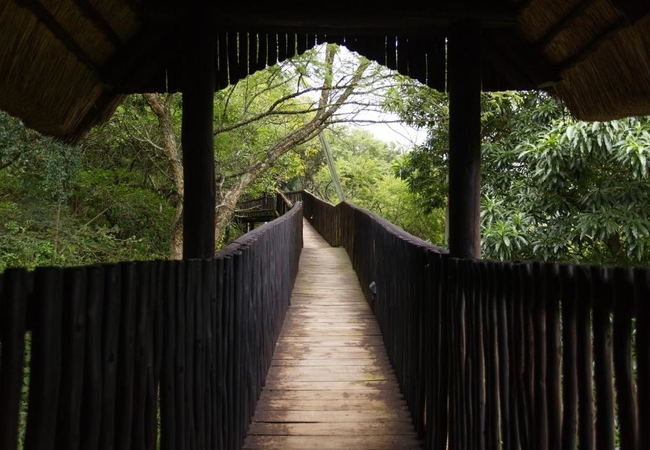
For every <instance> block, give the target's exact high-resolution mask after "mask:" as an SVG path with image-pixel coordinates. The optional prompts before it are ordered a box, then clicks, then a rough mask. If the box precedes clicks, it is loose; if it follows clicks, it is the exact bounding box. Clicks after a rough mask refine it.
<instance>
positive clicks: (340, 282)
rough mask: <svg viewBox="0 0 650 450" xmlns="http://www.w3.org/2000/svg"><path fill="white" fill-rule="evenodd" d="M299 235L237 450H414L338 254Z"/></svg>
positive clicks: (375, 335)
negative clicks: (273, 339) (278, 327)
mask: <svg viewBox="0 0 650 450" xmlns="http://www.w3.org/2000/svg"><path fill="white" fill-rule="evenodd" d="M303 230H304V241H305V247H304V249H303V252H302V255H301V258H300V272H299V274H298V278H297V280H296V284H295V286H294V289H293V294H292V296H291V308H290V309H289V313H288V314H287V318H286V320H285V323H284V326H283V328H282V333H281V334H280V339H279V341H278V344H277V346H276V349H275V354H274V356H273V362H272V364H271V368H270V370H269V373H268V376H267V379H266V385H265V387H264V389H263V390H262V395H261V397H260V400H259V402H258V404H257V409H256V411H255V415H254V416H253V423H252V424H251V426H250V428H249V431H248V437H247V439H246V441H245V443H244V448H247V449H263V448H283V449H285V448H286V449H305V448H313V449H342V448H348V449H353V448H354V449H366V448H376V449H379V448H391V449H395V448H419V447H420V442H419V440H418V439H417V435H416V433H415V431H414V429H413V424H412V421H411V416H410V413H409V411H408V408H407V406H406V402H405V401H404V398H403V397H402V395H401V393H400V391H399V385H398V383H397V379H396V377H395V373H394V372H393V370H392V367H391V365H390V363H389V361H388V358H387V356H386V351H385V349H384V345H383V339H382V336H381V331H380V329H379V326H378V324H377V320H376V318H375V316H374V315H373V313H372V310H371V309H370V306H369V305H368V302H366V299H365V298H364V296H363V293H362V291H361V288H360V286H359V281H358V279H357V276H356V274H355V272H354V270H353V269H352V266H351V264H350V260H349V258H348V256H347V254H346V253H345V250H344V249H343V248H332V247H330V246H329V244H327V243H326V242H325V240H323V238H321V237H320V236H319V235H318V234H317V233H316V231H315V230H314V229H313V227H312V226H311V225H309V224H308V223H306V224H305V225H304V227H303Z"/></svg>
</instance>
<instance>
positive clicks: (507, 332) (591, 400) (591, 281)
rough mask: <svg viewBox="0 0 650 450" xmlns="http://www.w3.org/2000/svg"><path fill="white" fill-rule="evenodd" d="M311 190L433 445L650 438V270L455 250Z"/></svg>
mask: <svg viewBox="0 0 650 450" xmlns="http://www.w3.org/2000/svg"><path fill="white" fill-rule="evenodd" d="M303 199H304V201H305V209H304V211H305V214H306V217H307V218H308V219H309V221H310V222H311V223H312V224H314V226H315V228H316V229H317V230H318V231H319V232H321V234H322V235H323V236H324V237H325V238H326V239H327V240H328V241H329V242H330V243H333V244H335V245H342V246H343V247H344V248H345V249H346V251H347V253H348V255H349V256H350V259H351V261H352V266H353V267H354V269H355V272H356V274H357V276H358V277H359V280H360V282H361V286H362V287H364V293H365V295H366V298H367V299H368V300H369V301H370V302H371V304H372V309H373V311H374V312H375V314H376V316H377V319H378V322H379V325H380V329H381V333H382V336H383V339H384V341H385V343H386V349H387V352H388V358H389V360H390V361H391V363H392V365H393V367H394V368H395V374H396V377H397V380H398V382H399V384H400V387H401V390H402V393H403V395H404V397H405V400H406V403H407V405H408V406H409V409H410V411H411V414H412V416H413V423H414V425H415V428H416V430H417V432H418V433H421V434H422V435H423V436H424V441H425V443H424V444H425V448H431V449H442V448H448V449H452V450H453V449H475V448H476V449H502V448H503V449H549V450H550V449H556V448H563V449H574V448H581V449H583V448H585V449H596V448H615V446H616V445H619V444H618V443H617V442H620V446H621V448H629V449H645V448H649V447H650V427H648V426H647V425H648V420H650V415H649V414H650V413H649V411H650V407H649V406H648V405H650V395H649V394H650V377H649V374H650V351H649V349H650V338H649V336H650V331H648V330H650V314H649V312H648V311H649V308H648V305H649V300H650V284H649V283H650V278H649V274H648V269H645V268H644V269H623V268H605V267H596V266H594V267H591V266H571V265H558V264H547V263H540V262H535V263H528V262H527V263H502V262H493V261H478V260H469V259H457V258H451V257H449V256H448V255H446V254H445V253H444V252H442V251H440V249H436V248H434V247H432V246H431V245H429V244H427V243H425V242H422V241H420V240H419V239H417V238H414V237H413V236H410V235H408V234H407V233H405V232H404V231H402V230H400V229H399V228H397V227H395V226H394V225H392V224H390V223H388V222H386V221H385V220H383V219H381V218H379V217H377V216H376V215H374V214H372V213H369V212H367V211H364V210H362V209H360V208H357V207H356V206H354V205H352V204H350V203H342V204H340V205H337V206H336V207H334V206H332V205H330V204H327V203H324V202H321V201H320V200H317V199H316V198H315V197H313V196H312V195H310V194H306V193H305V194H303ZM373 282H374V288H373V289H370V288H369V287H368V286H369V285H370V284H371V283H373Z"/></svg>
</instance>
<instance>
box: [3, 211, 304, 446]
mask: <svg viewBox="0 0 650 450" xmlns="http://www.w3.org/2000/svg"><path fill="white" fill-rule="evenodd" d="M301 248H302V207H301V205H300V204H297V205H296V206H295V207H294V208H293V209H292V210H291V211H289V212H288V213H287V214H286V215H284V216H283V217H281V218H280V219H278V220H275V221H274V222H271V223H268V224H266V225H264V226H262V227H260V228H257V229H255V230H254V231H252V232H251V233H249V234H247V235H245V236H243V237H242V238H240V239H239V240H238V241H237V242H236V243H233V244H231V245H229V246H228V247H227V248H225V249H224V250H223V251H221V252H219V253H218V254H217V255H216V256H215V258H212V259H206V260H187V261H150V262H126V263H121V264H114V265H113V264H111V265H97V266H88V267H76V268H67V269H60V268H39V269H36V270H35V271H34V272H27V271H25V270H22V269H10V270H7V271H6V272H5V273H4V274H3V275H2V276H0V448H1V449H15V448H17V441H18V439H19V432H20V433H22V432H24V433H25V434H24V441H25V448H30V449H50V448H65V449H77V448H84V449H85V448H88V449H130V448H132V449H152V450H153V449H157V448H161V449H163V450H164V449H176V450H179V449H194V448H211V449H219V448H239V447H241V445H242V443H243V440H244V437H245V434H246V429H247V427H248V424H249V422H250V418H251V416H252V414H253V412H254V408H255V403H256V401H257V398H258V396H259V392H260V389H261V387H262V384H263V382H264V378H265V375H266V372H267V369H268V367H269V365H270V363H271V356H272V353H273V348H274V346H275V342H276V340H277V337H278V335H279V333H280V328H281V325H282V322H283V319H284V316H285V312H286V309H287V307H288V304H289V299H290V296H291V290H292V286H293V283H294V281H295V277H296V274H297V271H298V261H299V256H300V251H301ZM25 355H27V361H25V360H24V356H25ZM23 383H27V385H25V386H23ZM26 392H28V398H26V395H27V394H26ZM21 404H22V407H21ZM25 406H26V410H25ZM19 411H20V412H19ZM20 439H21V440H22V439H23V437H22V436H21V438H20ZM158 445H159V446H158Z"/></svg>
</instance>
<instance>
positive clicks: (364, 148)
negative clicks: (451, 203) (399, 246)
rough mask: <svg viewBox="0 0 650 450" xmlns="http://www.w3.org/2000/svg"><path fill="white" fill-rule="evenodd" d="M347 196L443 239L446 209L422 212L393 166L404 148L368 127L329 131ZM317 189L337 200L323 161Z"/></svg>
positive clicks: (436, 239)
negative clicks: (391, 144) (369, 129)
mask: <svg viewBox="0 0 650 450" xmlns="http://www.w3.org/2000/svg"><path fill="white" fill-rule="evenodd" d="M326 135H327V139H328V142H329V143H330V146H331V148H332V153H333V156H334V160H335V165H336V168H337V171H338V175H339V178H340V180H341V185H342V187H343V191H344V193H345V195H346V199H347V200H348V201H350V202H352V203H354V204H356V205H358V206H360V207H362V208H365V209H368V210H370V211H373V212H375V213H377V214H379V215H380V216H382V217H384V218H385V219H387V220H388V221H390V222H392V223H394V224H396V225H398V226H400V227H401V228H403V229H404V230H406V231H407V232H409V233H411V234H414V235H416V236H419V237H421V238H423V239H426V240H429V241H430V242H432V243H434V244H436V245H441V244H442V243H443V241H444V212H443V211H442V210H439V209H438V210H430V211H429V212H427V213H422V210H421V208H420V205H419V202H418V198H417V196H416V195H414V194H413V193H412V192H411V191H410V190H409V188H408V185H407V184H406V182H405V181H404V180H402V179H400V178H398V177H396V176H395V174H394V171H393V167H394V166H395V165H397V164H399V161H400V160H401V159H402V158H403V156H402V155H401V152H400V150H401V149H394V148H393V149H391V148H390V147H389V145H388V144H387V143H385V142H383V141H380V140H378V139H376V138H375V137H374V136H372V134H370V133H369V132H367V131H363V130H359V129H353V128H346V127H335V128H333V129H332V130H328V132H327V133H326ZM314 181H315V183H316V184H315V188H316V189H315V190H316V191H317V192H321V193H323V194H324V195H325V196H326V198H327V200H329V201H330V202H332V203H337V202H338V199H337V198H336V195H335V190H334V187H333V186H332V184H331V176H330V173H329V169H328V168H327V167H326V166H325V164H324V163H323V164H322V166H321V169H320V171H319V172H318V173H317V174H316V175H315V177H314Z"/></svg>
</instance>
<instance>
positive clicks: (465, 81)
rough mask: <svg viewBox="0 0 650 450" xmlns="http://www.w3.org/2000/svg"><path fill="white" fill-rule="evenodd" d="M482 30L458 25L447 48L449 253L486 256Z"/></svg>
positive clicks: (463, 24) (472, 24)
mask: <svg viewBox="0 0 650 450" xmlns="http://www.w3.org/2000/svg"><path fill="white" fill-rule="evenodd" d="M480 38H481V32H480V26H479V25H478V24H477V23H473V22H463V23H458V24H456V25H455V26H454V27H453V29H452V30H451V33H450V36H449V40H448V47H447V52H448V53H447V71H448V72H447V80H448V81H447V82H448V90H449V253H450V255H451V256H453V257H458V258H479V257H480V256H481V229H480V200H481V55H480V45H481V42H480Z"/></svg>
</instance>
